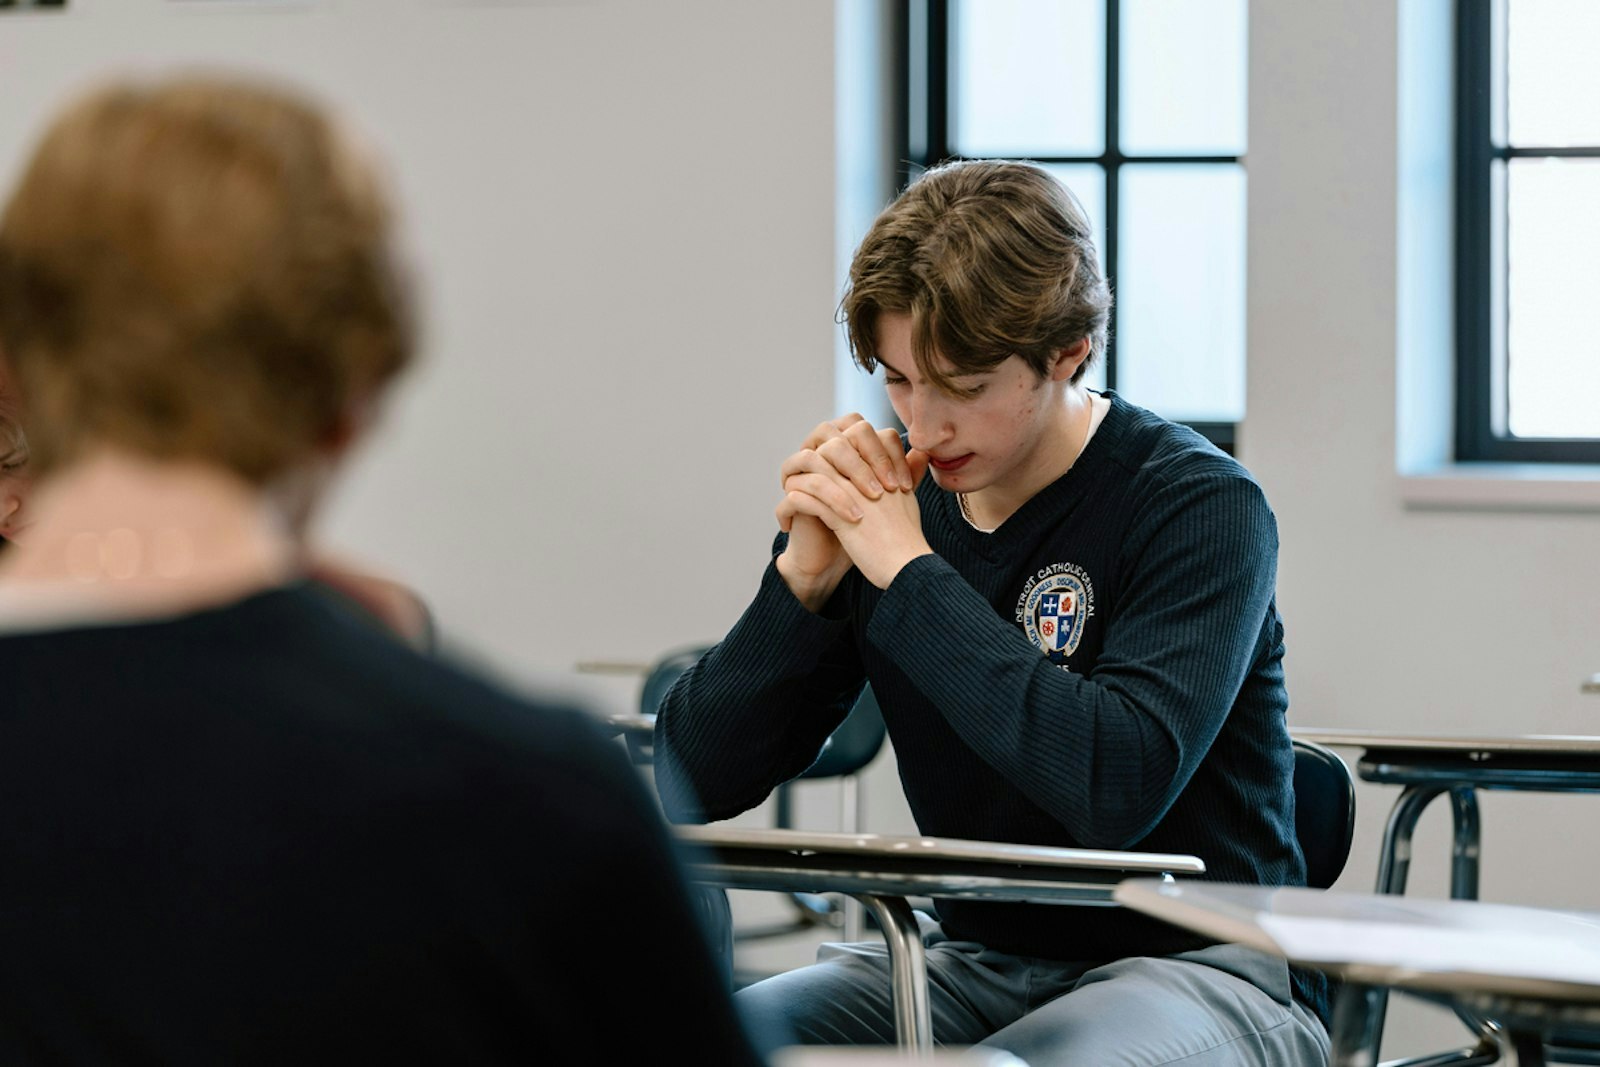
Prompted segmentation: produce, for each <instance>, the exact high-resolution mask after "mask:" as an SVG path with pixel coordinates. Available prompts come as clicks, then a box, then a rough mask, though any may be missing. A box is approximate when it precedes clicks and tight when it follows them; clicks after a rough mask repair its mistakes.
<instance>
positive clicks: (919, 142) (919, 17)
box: [896, 0, 1244, 453]
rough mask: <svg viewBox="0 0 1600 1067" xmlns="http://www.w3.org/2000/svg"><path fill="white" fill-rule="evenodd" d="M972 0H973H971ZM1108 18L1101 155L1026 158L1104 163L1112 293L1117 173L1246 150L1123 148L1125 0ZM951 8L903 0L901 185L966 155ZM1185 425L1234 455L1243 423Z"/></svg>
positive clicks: (1113, 2)
mask: <svg viewBox="0 0 1600 1067" xmlns="http://www.w3.org/2000/svg"><path fill="white" fill-rule="evenodd" d="M958 2H959V0H958ZM968 2H972V0H968ZM1100 2H1101V4H1102V9H1103V14H1104V18H1105V32H1106V39H1105V47H1106V53H1105V64H1104V72H1105V85H1104V90H1105V116H1104V122H1105V139H1104V145H1103V147H1102V150H1101V152H1100V154H1099V155H1093V156H1089V155H1079V156H1043V155H1030V156H1028V157H1027V158H1028V159H1030V160H1033V161H1034V162H1036V163H1045V164H1055V163H1088V164H1098V165H1099V166H1100V167H1101V168H1102V169H1103V170H1104V171H1105V181H1106V187H1105V188H1106V194H1105V217H1104V218H1103V219H1101V220H1099V221H1100V222H1101V224H1102V226H1103V227H1104V229H1105V235H1106V236H1105V247H1103V248H1101V249H1100V257H1101V264H1102V266H1103V267H1104V268H1105V273H1106V281H1107V283H1108V284H1109V285H1110V286H1111V291H1112V293H1113V294H1114V293H1116V291H1117V266H1118V247H1117V229H1118V222H1119V218H1120V215H1119V204H1118V197H1119V190H1118V178H1119V176H1120V174H1121V170H1122V168H1123V167H1124V166H1126V165H1128V164H1145V163H1151V164H1191V163H1216V164H1229V163H1232V164H1239V163H1243V161H1244V157H1243V156H1241V155H1129V154H1126V153H1124V152H1123V151H1122V150H1121V131H1122V122H1121V102H1120V92H1121V84H1120V83H1121V78H1122V74H1121V33H1122V26H1121V22H1122V18H1121V14H1122V11H1121V9H1122V2H1121V0H1100ZM951 14H952V6H951V2H950V0H901V2H900V4H899V12H898V16H897V17H898V21H899V26H898V27H897V37H898V44H897V49H896V51H897V53H898V59H897V62H898V63H899V66H900V69H901V71H903V72H904V73H903V76H902V77H900V78H899V79H898V80H899V81H900V83H901V84H902V85H903V86H904V92H905V99H904V100H903V101H901V102H900V107H899V113H900V116H901V117H902V118H901V121H899V122H897V123H896V131H897V136H898V140H899V142H900V143H899V144H898V145H897V149H896V158H897V159H898V160H899V161H900V163H899V172H898V174H897V175H896V179H897V181H898V183H899V187H902V188H903V187H904V186H905V185H906V184H907V183H908V182H910V181H911V180H912V179H913V178H915V177H916V176H917V175H918V174H920V173H922V171H923V170H926V169H927V168H928V167H931V166H933V165H935V164H937V163H940V162H944V161H948V160H956V159H965V158H986V157H966V156H962V155H960V154H959V153H956V152H955V151H954V150H953V148H952V145H951V132H952V131H951V124H950V61H951V58H952V56H953V51H952V42H951V39H950V20H951ZM1117 313H1118V309H1117V305H1116V303H1115V302H1113V305H1112V309H1111V332H1110V335H1109V337H1108V338H1107V343H1106V350H1105V354H1104V359H1105V375H1106V387H1107V388H1108V389H1115V388H1116V387H1117V329H1116V326H1117ZM1185 425H1187V426H1189V427H1191V428H1193V429H1194V430H1196V431H1197V432H1199V433H1200V434H1202V435H1203V436H1205V437H1206V438H1207V439H1209V440H1210V441H1211V442H1212V443H1213V444H1215V445H1217V446H1218V447H1220V448H1222V449H1224V450H1226V451H1228V452H1230V453H1231V452H1232V451H1233V450H1234V446H1235V438H1236V435H1237V429H1238V428H1237V424H1235V423H1232V422H1201V421H1191V422H1186V423H1185Z"/></svg>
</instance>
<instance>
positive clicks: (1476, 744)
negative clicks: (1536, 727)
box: [1290, 726, 1600, 756]
mask: <svg viewBox="0 0 1600 1067" xmlns="http://www.w3.org/2000/svg"><path fill="white" fill-rule="evenodd" d="M1290 733H1291V734H1293V735H1294V736H1295V737H1299V738H1304V739H1305V740H1307V741H1315V742H1316V743H1317V744H1320V745H1333V746H1335V747H1341V748H1364V749H1367V750H1368V751H1379V750H1382V751H1407V752H1411V751H1423V750H1426V751H1431V752H1438V753H1440V754H1446V753H1456V754H1461V755H1465V754H1468V753H1472V752H1497V753H1507V754H1513V753H1515V754H1524V755H1545V756H1600V736H1596V737H1591V736H1588V735H1586V734H1514V735H1505V736H1499V737H1496V736H1491V735H1482V734H1478V735H1471V734H1459V735H1456V734H1423V733H1407V732H1405V731H1389V730H1331V729H1320V728H1317V727H1309V726H1308V727H1296V728H1295V729H1293V730H1291V731H1290Z"/></svg>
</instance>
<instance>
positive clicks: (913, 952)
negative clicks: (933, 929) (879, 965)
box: [859, 893, 933, 1055]
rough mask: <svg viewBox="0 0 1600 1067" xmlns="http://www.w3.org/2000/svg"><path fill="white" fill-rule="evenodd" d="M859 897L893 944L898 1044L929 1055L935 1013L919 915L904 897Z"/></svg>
mask: <svg viewBox="0 0 1600 1067" xmlns="http://www.w3.org/2000/svg"><path fill="white" fill-rule="evenodd" d="M859 899H860V901H861V903H863V904H865V905H866V906H867V907H868V908H869V909H871V911H872V914H873V917H874V918H876V919H877V920H878V926H879V927H880V928H881V929H882V930H883V939H884V941H885V942H886V943H887V944H888V946H889V968H890V973H891V975H892V980H893V987H892V995H893V999H894V1032H895V1044H896V1045H897V1046H899V1047H900V1048H901V1049H903V1050H905V1051H909V1052H914V1053H917V1054H920V1055H926V1054H928V1053H930V1052H932V1051H933V1016H932V1013H931V1012H930V1011H929V1009H928V957H927V954H926V952H925V951H924V949H923V947H922V933H921V932H920V931H919V930H918V929H917V917H916V915H915V914H913V912H912V911H911V905H910V904H907V903H906V901H905V898H904V897H879V896H872V895H871V894H866V893H863V894H861V896H860V897H859Z"/></svg>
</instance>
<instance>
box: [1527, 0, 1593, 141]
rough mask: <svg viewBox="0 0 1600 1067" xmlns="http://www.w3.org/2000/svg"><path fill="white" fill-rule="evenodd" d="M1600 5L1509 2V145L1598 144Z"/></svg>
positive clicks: (1562, 0)
mask: <svg viewBox="0 0 1600 1067" xmlns="http://www.w3.org/2000/svg"><path fill="white" fill-rule="evenodd" d="M1597 46H1600V4H1597V3H1595V2H1594V0H1511V9H1510V11H1509V12H1508V19H1507V28H1506V60H1507V63H1506V65H1507V74H1506V95H1507V97H1508V100H1507V107H1508V115H1507V118H1508V120H1509V123H1510V126H1509V134H1510V137H1511V143H1512V144H1513V145H1524V146H1529V147H1533V146H1540V147H1555V148H1568V147H1573V146H1580V145H1600V64H1597V63H1596V62H1595V60H1594V54H1595V50H1596V47H1597Z"/></svg>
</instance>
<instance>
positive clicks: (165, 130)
mask: <svg viewBox="0 0 1600 1067" xmlns="http://www.w3.org/2000/svg"><path fill="white" fill-rule="evenodd" d="M391 243H392V242H391V223H390V216H389V212H388V210H387V208H386V206H385V198H384V197H383V196H382V194H381V190H380V188H379V184H378V175H377V173H376V171H375V169H374V168H373V167H372V166H371V164H370V163H369V162H368V161H367V159H366V158H365V157H364V156H363V154H362V153H360V152H358V151H357V150H356V148H355V147H354V146H353V145H352V144H351V143H350V142H349V141H348V140H347V139H346V138H345V137H343V136H341V135H340V134H339V131H338V129H337V127H336V126H335V124H334V122H333V121H331V120H330V119H329V118H328V117H327V116H325V115H324V114H323V113H322V112H321V111H320V110H318V109H317V108H315V107H313V106H311V105H309V104H307V103H305V102H303V101H301V100H300V99H298V98H297V97H295V96H294V95H292V94H289V93H286V92H284V91H283V90H280V89H277V88H273V87H270V86H262V85H256V84H252V83H248V82H238V81H235V80H232V79H228V78H218V77H208V78H189V79H181V80H176V81H163V82H157V83H153V84H145V83H123V84H117V85H113V86H111V87H109V88H106V89H104V90H102V91H100V92H97V93H95V94H93V95H91V96H89V97H87V98H86V99H84V100H82V101H80V102H78V103H77V104H76V105H75V106H73V107H71V108H70V109H68V110H67V112H66V113H65V114H64V115H63V116H62V117H61V118H60V119H59V121H57V122H56V123H55V124H54V125H53V126H52V127H51V128H50V130H49V131H48V133H47V134H46V136H45V138H44V140H43V143H42V144H41V145H40V147H39V149H38V151H37V152H36V153H35V155H34V156H33V158H32V160H31V162H29V163H28V165H27V166H26V167H25V169H24V171H23V174H22V178H21V182H20V185H19V187H18V189H17V191H16V193H15V195H14V196H13V197H12V198H11V200H10V203H9V205H8V206H7V207H6V208H5V209H4V212H3V214H0V350H3V352H4V354H5V356H6V358H7V362H8V363H9V364H10V368H11V369H12V370H14V371H15V374H16V378H15V384H16V385H18V386H19V387H20V392H21V394H22V395H24V396H25V397H26V398H27V401H28V407H29V417H28V430H29V440H28V444H29V445H30V446H31V458H30V459H29V465H30V467H31V468H32V469H33V470H34V472H35V474H36V476H37V478H38V487H37V493H36V494H35V495H34V497H33V499H32V500H31V501H30V503H29V505H28V507H29V509H30V511H31V512H32V514H33V515H34V521H33V523H32V524H31V525H30V526H29V527H28V529H27V531H26V536H23V537H20V538H18V539H17V540H16V542H15V543H14V544H13V545H12V546H11V547H10V548H9V549H7V551H6V552H5V555H4V557H3V559H0V808H3V810H4V813H5V814H4V818H3V819H0V900H3V901H4V907H0V945H4V954H3V957H0V958H3V961H4V962H3V966H0V1062H3V1063H7V1064H12V1063H61V1064H107V1063H163V1064H216V1063H227V1064H281V1063H341V1064H343V1063H366V1062H380V1063H381V1062H406V1063H412V1062H422V1063H471V1064H499V1063H505V1064H512V1063H516V1064H525V1063H552V1064H564V1063H585V1064H587V1063H643V1062H649V1061H655V1060H666V1061H672V1060H674V1059H677V1060H680V1061H681V1060H682V1059H683V1058H684V1057H686V1056H687V1057H688V1058H690V1059H693V1060H695V1061H696V1062H706V1063H719V1064H720V1063H736V1064H754V1063H756V1062H757V1055H756V1053H755V1051H754V1050H753V1049H752V1047H751V1045H750V1043H749V1041H748V1038H747V1037H746V1035H745V1034H744V1032H743V1030H742V1029H741V1027H740V1025H739V1023H738V1020H737V1018H736V1016H735V1014H734V1011H733V1007H732V1004H731V1002H730V1000H729V998H728V996H727V991H726V987H725V985H724V979H723V977H722V973H721V971H720V969H719V968H718V966H717V964H716V962H715V959H714V957H713V955H712V953H711V950H710V948H709V946H708V944H707V943H706V941H705V939H704V938H703V937H702V931H701V930H700V929H699V927H698V924H697V919H696V912H695V909H694V908H693V906H692V905H691V901H690V897H689V892H688V890H687V889H686V887H685V886H684V884H683V883H682V881H681V880H680V877H679V873H678V870H677V868H676V866H675V863H674V859H673V853H672V848H671V845H670V843H669V840H668V838H667V835H666V833H665V831H664V828H663V826H662V823H661V819H660V816H659V814H658V812H657V810H656V805H655V803H654V800H653V798H651V797H650V796H649V794H648V793H647V792H646V791H645V789H644V788H643V786H642V785H641V784H640V782H639V781H638V778H637V775H636V773H635V771H634V770H633V768H632V767H630V766H629V765H628V763H627V761H626V760H625V759H624V758H623V756H622V754H621V752H620V751H619V750H618V748H617V747H616V745H615V744H614V742H613V741H612V740H611V739H610V738H608V737H606V736H604V735H603V734H602V733H601V731H600V730H599V729H598V728H597V727H596V726H595V725H594V724H593V723H592V722H590V721H589V719H588V717H587V716H586V715H584V714H582V713H580V712H578V711H574V710H571V709H567V708H561V707H554V706H547V705H543V704H535V703H531V702H528V701H525V700H522V699H518V698H516V697H514V696H511V695H509V694H507V693H504V692H501V691H498V690H496V689H495V688H494V687H492V686H489V685H486V684H484V683H483V682H481V681H478V680H476V679H474V678H472V677H470V676H468V675H467V674H464V673H463V672H461V671H459V670H456V669H453V668H452V667H450V666H448V665H447V664H444V663H441V662H439V661H438V660H437V659H433V658H430V657H426V656H422V655H419V654H417V653H416V652H415V651H413V650H412V649H410V648H408V647H406V646H405V645H404V644H402V643H401V642H400V641H398V640H395V639H394V636H393V635H392V634H390V633H387V632H386V631H385V630H384V629H383V628H381V627H379V626H375V625H373V624H372V620H371V618H370V617H368V615H367V614H366V613H364V612H361V611H357V610H353V609H352V608H351V605H350V600H349V598H348V597H345V596H335V595H332V594H330V593H328V592H327V591H326V589H325V586H324V585H323V584H322V583H320V582H318V581H316V580H315V578H316V575H317V571H316V569H315V568H314V567H310V566H308V563H307V561H306V529H307V524H308V522H309V520H310V518H311V516H312V515H313V514H314V513H315V512H316V511H317V507H318V505H319V504H320V502H321V499H322V496H323V489H324V487H325V486H326V484H327V482H328V479H329V476H330V475H331V474H332V473H333V472H334V471H335V469H336V468H338V466H339V465H340V461H341V460H342V459H343V458H344V456H345V455H346V453H347V451H348V450H349V448H350V447H351V446H352V445H353V444H355V443H356V442H358V441H359V440H360V439H361V437H362V435H363V431H364V430H365V429H366V427H367V425H368V423H369V420H370V416H371V413H372V411H373V409H374V408H375V407H376V406H378V405H380V404H381V402H382V401H383V399H384V397H385V396H386V394H387V392H388V389H389V386H390V384H391V382H392V381H393V380H394V379H395V378H396V376H397V375H398V374H399V373H400V372H401V371H402V370H403V369H404V368H405V366H406V365H407V364H408V363H409V362H410V357H411V340H410V331H409V329H408V327H407V322H408V319H409V314H408V311H407V307H406V302H405V301H404V299H403V297H402V293H401V291H400V289H399V287H398V286H397V285H396V284H395V278H394V270H393V264H392V260H391V254H390V248H391ZM19 461H20V460H19ZM6 521H7V522H8V523H10V522H11V519H9V518H8V519H7V520H6ZM341 588H345V586H344V585H341ZM358 599H359V597H358ZM379 614H380V615H381V612H379ZM619 986H620V987H622V988H627V989H630V990H632V989H636V988H637V989H644V990H647V991H648V995H647V996H642V997H640V998H638V1002H637V1003H636V1004H633V1005H630V1007H629V1008H628V1016H627V1018H626V1020H624V1021H623V1022H622V1023H621V1024H619V1022H618V1019H617V1011H616V1004H617V998H616V996H615V990H616V988H617V987H619Z"/></svg>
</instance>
